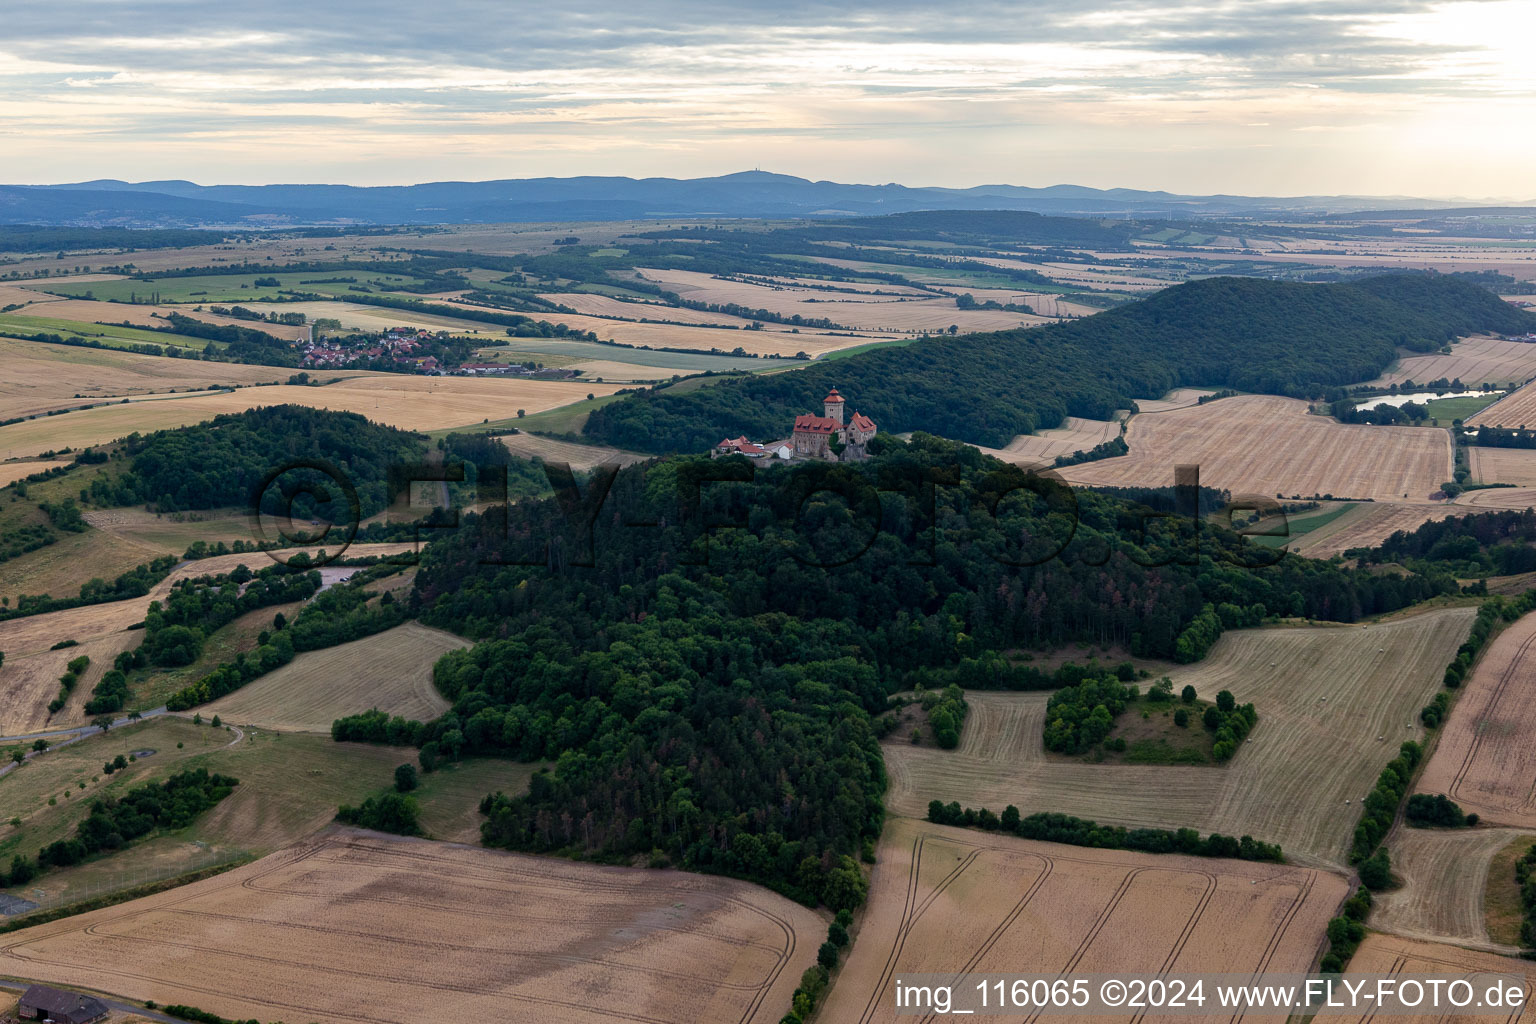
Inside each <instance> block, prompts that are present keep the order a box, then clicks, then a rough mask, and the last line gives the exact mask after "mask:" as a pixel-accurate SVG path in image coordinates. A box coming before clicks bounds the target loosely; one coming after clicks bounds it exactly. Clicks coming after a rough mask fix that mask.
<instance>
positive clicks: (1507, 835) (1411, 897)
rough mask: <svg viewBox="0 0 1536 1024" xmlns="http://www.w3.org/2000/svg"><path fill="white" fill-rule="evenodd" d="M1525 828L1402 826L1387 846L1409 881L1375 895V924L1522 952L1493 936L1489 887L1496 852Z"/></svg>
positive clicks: (1398, 869)
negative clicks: (1485, 897) (1490, 933)
mask: <svg viewBox="0 0 1536 1024" xmlns="http://www.w3.org/2000/svg"><path fill="white" fill-rule="evenodd" d="M1520 834H1521V833H1519V832H1517V831H1515V830H1514V829H1506V828H1477V829H1438V828H1407V827H1403V826H1400V827H1399V828H1398V829H1397V830H1396V831H1395V832H1393V833H1392V835H1391V836H1390V838H1389V839H1388V840H1387V846H1388V849H1389V851H1390V853H1391V855H1392V872H1393V874H1395V875H1396V876H1397V877H1398V878H1399V879H1400V880H1401V881H1402V883H1403V884H1402V886H1401V887H1400V888H1397V889H1393V890H1391V891H1390V892H1384V893H1379V894H1378V895H1377V896H1376V897H1375V905H1374V906H1373V908H1372V910H1371V919H1370V923H1371V927H1372V928H1376V929H1379V930H1381V931H1387V932H1391V933H1393V934H1394V935H1402V936H1406V937H1408V938H1419V939H1437V938H1438V939H1445V940H1450V941H1454V942H1459V943H1466V944H1469V945H1475V946H1480V947H1483V948H1488V949H1494V950H1496V951H1498V952H1504V953H1516V952H1518V950H1517V949H1515V948H1513V947H1505V946H1498V945H1496V944H1495V943H1494V942H1493V941H1492V940H1491V939H1490V938H1489V937H1488V926H1487V923H1486V920H1485V917H1484V912H1483V911H1484V908H1483V893H1484V890H1485V889H1486V888H1487V884H1488V869H1489V865H1490V863H1491V862H1492V860H1493V857H1494V854H1496V853H1498V852H1499V851H1500V850H1502V849H1503V848H1504V847H1505V846H1507V845H1509V844H1510V843H1511V842H1513V841H1514V840H1515V839H1517V838H1518V837H1519V836H1520Z"/></svg>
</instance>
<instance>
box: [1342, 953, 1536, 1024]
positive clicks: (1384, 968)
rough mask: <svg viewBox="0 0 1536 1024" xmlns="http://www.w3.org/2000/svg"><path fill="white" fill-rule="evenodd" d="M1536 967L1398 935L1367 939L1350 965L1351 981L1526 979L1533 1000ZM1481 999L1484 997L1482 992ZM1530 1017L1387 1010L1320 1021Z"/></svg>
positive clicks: (1507, 1020) (1474, 1022)
mask: <svg viewBox="0 0 1536 1024" xmlns="http://www.w3.org/2000/svg"><path fill="white" fill-rule="evenodd" d="M1533 971H1536V968H1533V967H1532V965H1531V963H1530V962H1529V961H1526V960H1516V959H1514V958H1513V957H1505V956H1498V955H1496V954H1494V953H1484V952H1479V951H1476V950H1471V949H1463V948H1461V947H1460V946H1451V945H1446V944H1444V943H1438V942H1416V941H1414V940H1412V939H1404V938H1398V937H1397V936H1395V935H1377V934H1367V935H1366V937H1365V941H1364V942H1362V943H1361V944H1360V948H1359V950H1357V951H1356V953H1355V955H1354V958H1353V959H1352V960H1350V962H1349V970H1348V973H1347V975H1346V977H1352V976H1360V975H1369V976H1377V975H1402V976H1411V977H1416V978H1424V977H1447V978H1451V977H1466V976H1467V975H1469V974H1473V973H1478V972H1485V973H1490V974H1500V975H1513V976H1515V977H1521V978H1526V979H1527V981H1526V987H1525V994H1526V997H1527V1000H1529V997H1530V995H1531V992H1532V987H1531V983H1530V980H1529V979H1530V976H1531V974H1532V972H1533ZM1478 994H1479V995H1481V993H1480V992H1479V993H1478ZM1529 1016H1530V1014H1529V1013H1528V1012H1527V1011H1526V1010H1525V1009H1523V1008H1522V1009H1505V1010H1502V1011H1498V1012H1489V1013H1485V1014H1471V1013H1455V1014H1445V1015H1442V1016H1433V1015H1431V1016H1423V1015H1418V1016H1414V1015H1409V1014H1399V1013H1392V1012H1389V1011H1386V1010H1383V1011H1377V1010H1375V1009H1371V1010H1366V1011H1363V1012H1361V1013H1358V1014H1356V1013H1348V1014H1345V1013H1342V1012H1340V1013H1338V1014H1337V1015H1335V1014H1329V1015H1328V1016H1326V1017H1322V1018H1320V1019H1323V1020H1328V1021H1338V1022H1340V1024H1367V1022H1369V1024H1422V1022H1424V1021H1427V1020H1433V1021H1438V1022H1451V1021H1454V1022H1455V1024H1515V1022H1516V1021H1521V1020H1525V1019H1527V1018H1528V1017H1529Z"/></svg>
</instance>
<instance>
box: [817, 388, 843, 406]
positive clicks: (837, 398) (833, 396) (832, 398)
mask: <svg viewBox="0 0 1536 1024" xmlns="http://www.w3.org/2000/svg"><path fill="white" fill-rule="evenodd" d="M821 401H822V404H823V405H825V404H826V403H827V402H835V403H837V404H842V401H843V396H842V395H840V394H838V393H837V388H833V389H832V392H831V393H830V394H829V395H827V397H826V398H823V399H822V400H821Z"/></svg>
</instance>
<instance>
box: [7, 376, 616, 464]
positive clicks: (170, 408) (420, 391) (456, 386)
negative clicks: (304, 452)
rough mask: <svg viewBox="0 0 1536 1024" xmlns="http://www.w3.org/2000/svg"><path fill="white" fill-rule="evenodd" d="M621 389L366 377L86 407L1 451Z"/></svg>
mask: <svg viewBox="0 0 1536 1024" xmlns="http://www.w3.org/2000/svg"><path fill="white" fill-rule="evenodd" d="M269 372H270V371H269ZM616 389H617V385H612V384H598V383H595V382H591V381H574V382H572V381H554V380H520V379H516V378H508V377H415V376H407V375H405V374H387V373H379V374H371V375H361V374H360V375H358V376H355V377H349V378H347V379H346V380H343V381H340V382H338V383H336V384H329V385H326V386H325V387H301V386H298V385H287V384H279V385H276V386H268V387H247V388H240V389H239V390H237V391H232V392H228V393H221V394H216V395H194V396H190V397H177V398H174V399H166V400H165V401H157V402H139V403H134V404H129V405H108V406H102V407H99V408H95V409H82V410H80V411H78V412H71V413H65V414H63V415H60V416H54V417H50V418H48V419H46V420H28V421H26V422H23V423H14V424H12V425H10V426H8V427H0V453H3V454H5V455H6V457H7V458H14V457H18V456H22V455H33V454H37V453H39V452H43V451H48V450H50V449H56V448H60V447H63V446H66V445H68V446H71V447H83V446H86V445H95V444H103V443H105V442H107V441H112V440H115V439H117V438H119V437H124V436H126V435H128V434H131V433H133V432H135V431H138V432H140V433H147V432H149V431H152V430H165V429H169V428H171V427H181V426H187V425H188V424H192V423H200V422H202V421H203V420H206V419H211V418H213V417H214V416H217V415H219V414H220V413H229V412H242V411H244V410H246V409H254V408H257V407H258V406H264V405H284V404H294V405H306V406H310V407H311V408H315V409H331V410H336V411H342V412H355V413H359V414H361V415H363V416H366V417H367V418H368V419H370V420H373V421H374V422H377V423H383V424H386V425H388V426H391V427H399V428H401V429H404V430H431V429H436V428H441V427H457V426H471V425H474V424H478V423H480V422H481V421H483V420H488V419H489V420H497V419H510V418H511V417H513V416H515V415H516V414H517V410H519V409H523V410H525V411H527V412H529V413H535V412H543V411H544V410H546V409H554V408H558V407H559V406H562V405H569V404H570V403H572V402H577V401H581V400H582V399H584V398H586V397H587V395H589V394H598V395H608V394H612V393H613V392H614V391H615V390H616Z"/></svg>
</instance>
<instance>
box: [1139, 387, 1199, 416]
mask: <svg viewBox="0 0 1536 1024" xmlns="http://www.w3.org/2000/svg"><path fill="white" fill-rule="evenodd" d="M1215 393H1216V392H1214V391H1212V390H1210V389H1209V388H1174V389H1173V390H1172V391H1170V392H1168V393H1167V394H1166V395H1164V396H1163V397H1162V398H1138V399H1136V408H1137V409H1139V410H1140V411H1141V412H1172V411H1173V410H1175V409H1189V408H1193V407H1194V406H1197V405H1199V404H1200V397H1201V396H1202V395H1214V394H1215Z"/></svg>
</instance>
